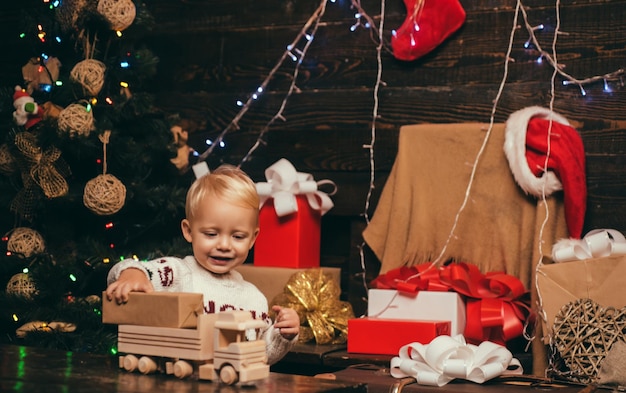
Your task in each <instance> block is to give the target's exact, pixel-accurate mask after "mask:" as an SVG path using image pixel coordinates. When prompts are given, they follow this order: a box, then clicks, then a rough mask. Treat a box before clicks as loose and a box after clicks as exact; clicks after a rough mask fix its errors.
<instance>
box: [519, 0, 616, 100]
mask: <svg viewBox="0 0 626 393" xmlns="http://www.w3.org/2000/svg"><path fill="white" fill-rule="evenodd" d="M558 4H559V3H558V0H557V14H558ZM520 10H521V12H522V17H523V19H524V25H525V27H526V30H527V31H528V35H529V38H528V40H527V41H526V43H525V44H524V47H525V48H527V49H530V48H531V44H532V46H533V47H534V49H535V50H536V51H537V52H539V57H538V58H537V61H538V62H542V61H543V59H546V60H547V61H548V63H550V65H551V66H552V67H553V68H554V70H555V71H556V73H557V74H559V75H560V76H561V77H562V78H564V79H563V82H562V83H563V85H564V86H568V85H576V86H578V88H579V89H580V93H581V94H582V95H583V96H586V95H587V92H586V90H585V88H584V86H586V85H589V84H592V83H596V82H598V81H603V83H604V91H605V92H610V91H611V88H610V85H609V81H619V82H620V85H621V86H623V85H624V82H623V75H624V72H625V70H624V69H623V68H620V69H618V70H615V71H613V72H609V73H606V74H603V75H595V76H591V77H587V78H583V79H578V78H575V77H573V76H572V75H570V74H569V73H567V72H565V70H564V68H565V67H564V66H563V65H562V64H559V63H558V62H557V61H556V57H555V51H554V50H553V53H552V54H550V53H549V52H547V51H546V50H544V49H543V48H542V47H541V44H540V43H539V40H538V39H537V36H536V34H535V32H537V31H542V30H544V29H545V25H543V24H539V25H536V26H532V25H531V24H530V23H529V22H528V14H527V13H526V9H525V7H524V5H523V4H522V5H521V8H520ZM554 34H555V35H558V34H566V33H564V32H562V31H560V28H557V29H555V32H554Z"/></svg>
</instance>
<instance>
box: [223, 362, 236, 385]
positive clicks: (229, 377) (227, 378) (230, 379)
mask: <svg viewBox="0 0 626 393" xmlns="http://www.w3.org/2000/svg"><path fill="white" fill-rule="evenodd" d="M238 379H239V377H238V375H237V370H235V368H234V367H233V366H230V365H226V366H224V367H222V368H221V369H220V381H222V382H223V383H225V384H226V385H233V384H235V383H237V380H238Z"/></svg>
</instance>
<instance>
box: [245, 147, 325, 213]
mask: <svg viewBox="0 0 626 393" xmlns="http://www.w3.org/2000/svg"><path fill="white" fill-rule="evenodd" d="M265 178H266V179H267V182H259V183H256V189H257V192H258V193H259V196H260V197H261V206H263V204H265V202H266V201H267V200H269V199H272V198H273V199H274V209H275V210H276V214H277V215H278V217H283V216H286V215H288V214H291V213H294V212H297V211H298V204H297V201H296V195H305V196H306V198H307V201H308V202H309V206H311V208H312V209H313V210H319V211H320V212H321V213H322V215H324V214H326V212H328V211H329V210H330V209H332V207H333V206H334V205H333V201H332V200H331V199H330V197H329V195H333V194H334V193H335V192H336V188H337V187H336V185H335V183H333V182H332V181H331V180H320V181H317V182H316V181H315V180H313V176H312V175H311V174H309V173H302V172H297V171H296V168H294V166H293V165H292V164H291V163H290V162H289V161H287V160H286V159H284V158H281V159H280V160H278V161H276V162H275V163H274V164H273V165H271V166H270V167H268V168H267V169H266V170H265ZM323 184H332V185H333V187H334V189H333V191H332V192H331V193H330V194H327V193H325V192H323V191H320V190H318V186H320V185H323Z"/></svg>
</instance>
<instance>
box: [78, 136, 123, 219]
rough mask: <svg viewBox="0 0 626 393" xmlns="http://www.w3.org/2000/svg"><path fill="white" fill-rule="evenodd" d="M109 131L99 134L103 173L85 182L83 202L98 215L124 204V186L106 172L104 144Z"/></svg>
mask: <svg viewBox="0 0 626 393" xmlns="http://www.w3.org/2000/svg"><path fill="white" fill-rule="evenodd" d="M110 134H111V131H108V130H107V131H105V132H104V133H103V134H102V135H99V136H98V137H99V138H100V141H101V142H102V144H103V146H104V163H103V165H102V167H103V174H102V175H98V176H97V177H95V178H93V179H91V180H89V181H88V182H87V184H85V191H84V193H83V203H84V204H85V206H86V207H87V208H88V209H89V210H91V211H92V212H94V213H96V214H97V215H99V216H108V215H111V214H115V213H117V212H118V211H120V209H121V208H122V207H123V206H124V202H125V200H126V187H125V186H124V184H122V182H121V181H119V180H118V179H117V178H116V177H115V176H113V175H110V174H108V173H106V171H107V164H106V155H107V154H106V146H107V144H108V143H109V136H110Z"/></svg>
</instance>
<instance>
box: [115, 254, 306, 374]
mask: <svg viewBox="0 0 626 393" xmlns="http://www.w3.org/2000/svg"><path fill="white" fill-rule="evenodd" d="M131 267H133V268H138V269H140V270H143V271H144V272H145V273H146V275H147V276H148V278H149V279H150V281H151V282H152V285H153V286H154V290H155V291H162V292H195V293H202V295H203V296H204V312H205V313H207V314H210V313H216V312H220V311H227V310H249V311H250V312H251V313H252V316H253V317H254V318H257V319H263V320H265V322H266V323H267V328H266V329H265V330H264V331H263V333H262V337H263V338H264V339H265V343H266V348H267V359H268V364H270V365H271V364H274V363H276V362H278V361H279V360H280V359H282V358H283V356H285V355H286V354H287V352H289V350H290V349H291V348H292V346H293V344H295V343H296V342H297V339H298V338H297V337H296V338H294V339H293V340H287V339H285V338H283V336H282V335H281V334H280V333H279V331H278V329H274V328H273V322H272V320H271V319H270V318H269V315H268V305H267V299H266V298H265V295H263V293H262V292H261V291H259V289H258V288H257V287H256V286H254V285H253V284H252V283H249V282H247V281H245V280H244V279H243V277H242V276H241V274H240V273H239V272H237V271H235V270H231V271H230V272H229V273H225V274H215V273H212V272H210V271H208V270H206V269H204V268H203V267H202V266H200V265H199V264H198V263H197V262H196V260H195V258H194V257H193V256H191V255H190V256H187V257H185V258H183V259H181V258H176V257H162V258H159V259H155V260H152V261H147V262H139V261H136V260H125V261H122V262H118V263H117V264H115V265H114V266H113V267H112V268H111V270H110V271H109V275H108V279H107V284H111V283H112V282H114V281H116V280H117V279H118V278H119V276H120V273H121V272H122V270H124V269H128V268H131Z"/></svg>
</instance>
